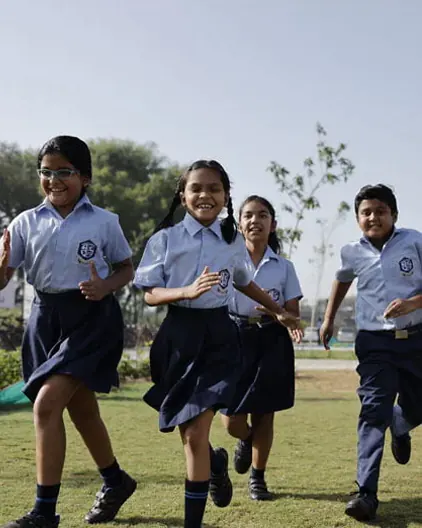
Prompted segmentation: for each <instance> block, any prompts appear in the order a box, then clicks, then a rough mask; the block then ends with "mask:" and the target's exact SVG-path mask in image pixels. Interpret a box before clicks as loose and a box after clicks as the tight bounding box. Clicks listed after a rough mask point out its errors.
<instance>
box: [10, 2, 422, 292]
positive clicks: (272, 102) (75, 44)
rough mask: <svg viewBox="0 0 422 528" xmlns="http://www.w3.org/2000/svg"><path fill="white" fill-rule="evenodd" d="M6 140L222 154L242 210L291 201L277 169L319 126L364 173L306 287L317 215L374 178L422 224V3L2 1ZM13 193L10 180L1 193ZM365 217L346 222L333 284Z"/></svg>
mask: <svg viewBox="0 0 422 528" xmlns="http://www.w3.org/2000/svg"><path fill="white" fill-rule="evenodd" d="M0 7H1V9H0V49H1V50H2V60H1V66H0V68H1V75H0V141H8V142H17V143H18V144H19V145H20V146H22V147H29V146H31V147H35V148H37V147H39V146H41V144H42V143H44V142H45V141H46V140H47V139H49V138H50V137H52V136H54V135H57V134H72V135H77V136H80V137H82V138H84V139H89V138H98V137H103V138H122V139H130V140H133V141H136V142H139V143H147V142H151V141H153V142H155V143H156V144H157V145H158V148H159V150H160V152H161V153H162V154H163V155H165V156H167V157H168V158H169V159H170V160H171V161H176V162H179V163H189V162H191V161H193V160H195V159H199V158H214V159H217V160H219V161H220V162H221V163H222V164H223V165H224V167H225V168H226V169H227V171H228V172H229V174H230V177H231V180H232V183H233V199H234V203H235V205H239V203H240V202H241V201H242V200H243V199H244V198H245V197H246V196H248V195H249V194H257V193H258V194H261V195H263V196H265V197H266V198H268V199H269V200H270V201H271V202H272V203H273V204H274V206H275V208H276V210H277V211H278V213H279V214H278V222H279V225H280V226H283V225H284V226H288V225H292V221H291V219H289V218H288V216H286V214H285V213H284V214H282V213H281V209H280V204H281V203H282V202H283V201H285V197H284V198H283V196H282V195H281V193H280V191H279V190H278V188H277V185H276V183H275V181H274V178H273V176H272V175H271V174H270V173H269V172H268V171H267V168H268V166H269V164H270V162H271V161H277V162H279V163H280V164H282V165H284V166H285V167H287V168H288V169H289V170H290V171H291V172H293V173H296V172H300V170H301V169H302V162H303V160H304V159H305V158H307V157H308V156H311V155H314V154H315V144H316V134H315V125H316V123H317V122H321V123H322V124H323V126H324V127H325V128H326V130H327V132H328V137H327V141H328V142H329V143H330V144H332V145H337V144H338V143H339V142H344V143H346V144H347V151H346V154H347V157H349V158H350V159H351V160H352V162H353V163H354V165H355V166H356V170H355V172H354V174H353V176H352V177H351V178H350V180H349V181H348V183H346V184H338V185H335V186H329V187H325V188H324V189H323V190H322V192H321V193H320V194H319V195H318V197H319V199H320V201H321V204H322V208H321V210H319V211H317V212H311V213H309V214H308V215H307V216H306V218H305V220H304V222H303V224H302V226H301V227H302V228H303V230H304V236H303V240H302V243H301V245H300V247H299V248H298V249H297V251H296V252H295V253H294V254H293V256H292V260H293V262H294V264H295V266H296V270H297V273H298V275H299V278H300V281H301V283H302V288H303V291H304V295H305V298H308V299H310V300H311V299H313V298H314V296H315V293H316V292H315V283H316V268H315V265H314V264H312V263H310V260H312V259H313V258H314V251H313V247H314V246H315V245H316V244H318V243H319V241H320V236H321V233H320V228H319V226H318V224H317V219H318V218H321V219H326V220H327V221H328V222H332V221H333V219H334V218H335V211H336V208H337V206H338V204H339V202H340V201H341V200H346V201H348V202H349V203H352V202H353V198H354V195H355V194H356V192H357V191H358V190H359V188H360V187H361V186H363V185H366V184H368V183H378V182H382V183H386V184H388V185H392V186H393V188H394V189H395V191H396V193H397V198H398V203H399V211H400V213H399V225H402V226H406V227H412V228H415V229H422V225H421V224H422V218H421V213H420V211H421V194H422V192H421V191H419V189H420V187H421V185H420V179H421V175H420V173H419V170H420V165H419V158H418V155H419V149H420V147H421V139H422V138H421V117H422V98H421V94H422V62H421V60H420V50H421V49H422V32H421V31H420V20H421V19H422V2H419V0H406V2H403V1H402V0H394V1H393V0H371V2H368V1H367V0H349V1H347V0H342V1H341V2H339V1H338V0H319V1H318V2H314V1H313V0H295V1H294V2H292V1H291V0H153V1H151V0H120V1H117V0H72V2H57V0H54V1H53V0H37V1H36V2H34V1H33V0H14V1H13V2H8V1H7V0H0ZM0 192H1V190H0ZM357 237H359V230H358V227H357V225H356V222H355V218H354V215H353V214H352V213H350V214H349V215H348V217H347V218H346V220H345V221H344V222H343V223H341V224H339V225H336V229H335V230H334V233H333V236H332V238H331V243H332V245H333V248H332V253H333V255H332V256H330V258H329V259H328V262H327V265H326V267H325V270H324V271H325V272H324V277H323V281H322V285H321V290H320V294H321V296H322V297H325V296H327V295H328V292H329V288H330V284H331V281H332V279H333V276H334V273H335V270H336V268H337V267H338V263H339V258H338V254H339V250H340V247H341V245H342V244H344V243H347V242H349V241H351V240H354V239H356V238H357Z"/></svg>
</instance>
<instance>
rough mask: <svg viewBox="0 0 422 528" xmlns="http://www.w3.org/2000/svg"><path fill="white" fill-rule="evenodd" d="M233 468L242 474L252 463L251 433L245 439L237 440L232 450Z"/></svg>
mask: <svg viewBox="0 0 422 528" xmlns="http://www.w3.org/2000/svg"><path fill="white" fill-rule="evenodd" d="M233 463H234V469H235V470H236V472H237V473H240V474H241V475H244V474H245V473H247V472H248V471H249V468H250V467H251V464H252V435H250V436H249V438H247V439H246V440H239V441H238V442H237V445H236V448H235V450H234V457H233Z"/></svg>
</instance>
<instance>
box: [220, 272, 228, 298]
mask: <svg viewBox="0 0 422 528" xmlns="http://www.w3.org/2000/svg"><path fill="white" fill-rule="evenodd" d="M219 276H220V282H219V283H218V291H219V292H220V293H226V290H227V286H228V285H229V282H230V271H229V270H228V269H223V270H220V271H219Z"/></svg>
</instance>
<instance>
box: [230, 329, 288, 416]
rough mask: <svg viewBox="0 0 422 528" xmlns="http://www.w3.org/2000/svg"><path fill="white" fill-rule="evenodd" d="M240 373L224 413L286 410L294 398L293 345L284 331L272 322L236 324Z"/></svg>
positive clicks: (259, 412)
mask: <svg viewBox="0 0 422 528" xmlns="http://www.w3.org/2000/svg"><path fill="white" fill-rule="evenodd" d="M240 339H241V350H242V365H243V367H242V374H241V377H240V380H239V383H238V385H237V389H236V394H235V396H234V399H233V402H232V405H231V408H228V409H222V411H221V412H222V413H223V414H226V415H233V414H249V413H256V414H268V413H273V412H276V411H282V410H284V409H290V408H291V407H293V405H294V399H295V361H294V348H293V343H292V340H291V338H290V335H289V332H288V330H287V329H286V328H285V327H284V326H281V325H280V324H278V323H276V322H273V323H271V324H267V325H266V326H262V327H259V326H258V325H256V324H255V325H248V326H242V325H241V326H240Z"/></svg>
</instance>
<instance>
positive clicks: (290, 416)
mask: <svg viewBox="0 0 422 528" xmlns="http://www.w3.org/2000/svg"><path fill="white" fill-rule="evenodd" d="M356 383H357V378H356V374H355V373H354V372H315V373H313V372H307V373H303V374H300V375H299V377H298V379H297V401H296V406H295V408H294V409H292V410H289V411H286V412H284V413H279V414H278V415H277V419H276V439H275V444H274V449H273V453H272V457H271V460H270V464H269V468H268V475H267V480H268V484H269V486H270V488H271V490H272V491H273V492H275V494H276V500H275V501H274V502H271V503H255V502H252V501H251V500H249V499H248V497H247V477H246V476H241V475H237V474H235V473H234V471H232V472H231V475H232V478H233V483H234V493H235V494H234V499H233V502H232V504H231V506H230V507H229V508H226V509H218V508H216V507H215V506H214V505H213V504H212V503H211V502H209V503H208V505H207V510H206V517H205V524H204V528H219V527H221V528H228V527H230V528H241V527H242V528H243V527H245V528H252V527H255V528H278V527H292V528H334V527H335V528H339V527H353V526H359V525H360V526H362V524H359V523H357V522H355V521H353V520H351V519H349V518H348V517H346V516H345V515H344V513H343V511H344V503H345V501H347V500H348V498H349V496H348V495H349V493H350V492H352V491H354V489H355V485H354V478H355V456H356V455H355V453H356V436H355V430H356V415H357V412H358V402H357V398H356V396H355V389H356ZM146 387H147V385H146V384H133V385H129V386H126V387H125V388H124V390H122V391H120V392H116V393H113V394H112V395H110V396H107V397H105V398H103V399H102V403H101V405H102V411H103V416H104V418H105V420H106V422H107V424H108V425H109V428H110V431H111V434H112V437H113V440H114V445H115V449H116V452H117V455H118V458H119V461H120V463H121V465H122V466H124V467H125V468H127V469H128V470H129V471H130V472H131V474H132V475H133V476H135V477H136V478H137V479H138V481H139V488H138V491H137V492H136V494H135V495H134V497H133V498H132V499H131V500H130V501H129V502H128V503H127V504H126V505H125V506H124V507H123V508H122V510H121V512H120V514H119V517H118V519H117V520H116V521H115V523H113V524H114V526H120V527H124V526H129V525H138V526H142V527H151V528H152V527H181V526H183V522H182V518H183V479H184V461H183V456H182V448H181V445H180V440H179V437H178V434H177V433H173V434H167V435H165V434H162V433H159V432H158V430H157V417H156V414H155V413H154V411H152V410H150V409H149V408H148V407H147V406H146V405H145V404H144V403H142V402H141V400H140V398H141V395H142V394H143V392H144V391H145V390H146ZM212 440H213V443H214V445H223V446H225V447H226V448H227V449H229V450H230V453H232V451H233V446H234V441H233V440H232V439H230V438H229V437H228V436H227V435H226V434H225V433H224V431H223V429H222V427H221V425H220V422H219V419H218V417H217V419H216V420H215V422H214V426H213V431H212ZM413 440H414V441H413V447H414V452H413V457H412V460H411V462H410V464H409V465H408V466H398V465H397V464H396V463H395V462H394V461H393V458H392V455H391V453H390V450H389V447H388V445H387V446H386V451H385V457H384V463H383V468H382V476H381V481H380V497H379V498H380V500H381V505H380V509H379V518H378V520H377V522H375V523H373V524H372V526H381V527H388V528H407V527H409V528H410V527H416V526H422V489H421V487H422V486H421V484H422V478H421V460H422V440H421V437H420V435H419V433H415V434H414V436H413ZM387 441H388V443H389V438H388V440H387ZM33 460H34V451H33V430H32V417H31V413H30V411H29V410H20V411H18V412H13V413H2V414H0V462H1V464H0V490H1V503H0V504H1V505H0V526H1V525H2V524H3V523H4V522H6V521H8V520H10V519H13V518H15V517H17V516H18V515H21V514H22V513H23V512H25V511H26V510H28V509H29V508H30V507H31V506H32V502H33V493H34V468H33ZM99 485H100V480H99V478H98V475H97V472H96V470H95V468H94V467H93V464H92V462H91V459H90V458H89V455H88V454H87V452H86V451H85V449H84V447H83V444H82V442H81V440H80V439H79V437H78V436H77V434H76V433H75V431H74V430H73V428H72V427H71V426H69V427H68V455H67V462H66V466H65V472H64V477H63V485H62V494H61V497H60V501H59V507H58V511H59V513H60V514H61V516H62V524H61V526H63V527H72V528H73V527H81V526H83V515H84V513H85V511H86V510H87V509H89V507H90V506H91V503H92V500H93V496H94V494H95V492H96V491H97V489H98V487H99Z"/></svg>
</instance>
